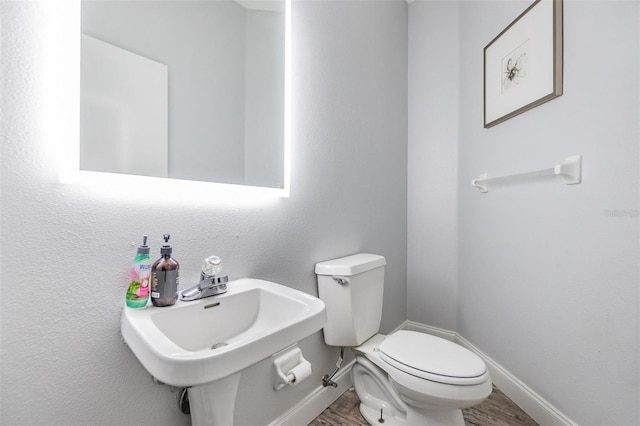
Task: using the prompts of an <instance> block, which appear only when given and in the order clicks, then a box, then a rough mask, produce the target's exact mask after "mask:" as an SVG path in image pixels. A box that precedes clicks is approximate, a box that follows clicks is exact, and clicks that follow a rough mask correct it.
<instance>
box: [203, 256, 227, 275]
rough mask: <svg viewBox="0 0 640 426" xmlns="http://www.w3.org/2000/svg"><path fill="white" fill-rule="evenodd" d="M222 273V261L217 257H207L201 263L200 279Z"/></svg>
mask: <svg viewBox="0 0 640 426" xmlns="http://www.w3.org/2000/svg"><path fill="white" fill-rule="evenodd" d="M220 271H222V259H220V258H219V257H218V256H209V257H207V258H205V259H204V261H203V262H202V277H203V278H204V277H205V276H210V277H212V276H214V275H217V274H218V273H219V272H220Z"/></svg>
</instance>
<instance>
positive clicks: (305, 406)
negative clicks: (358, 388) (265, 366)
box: [269, 360, 355, 426]
mask: <svg viewBox="0 0 640 426" xmlns="http://www.w3.org/2000/svg"><path fill="white" fill-rule="evenodd" d="M354 363H355V360H353V361H351V362H350V363H349V364H347V365H345V366H344V367H342V368H341V369H340V371H338V373H337V374H336V376H335V377H334V378H333V381H334V382H336V383H337V384H338V386H337V387H335V388H334V387H331V386H328V387H326V388H325V387H322V386H318V387H317V388H316V389H315V390H314V391H313V392H311V393H310V394H309V395H307V397H306V398H304V399H303V400H302V401H300V402H299V403H298V404H297V405H295V406H294V407H293V408H291V409H290V410H289V411H287V412H286V413H284V414H283V415H282V416H280V417H278V418H277V419H275V420H274V421H273V422H271V424H270V425H269V426H300V425H308V424H309V423H311V422H312V421H313V419H315V418H316V417H318V416H319V415H320V413H322V412H323V411H324V410H325V409H326V408H327V407H329V406H330V405H331V404H333V402H334V401H335V400H336V399H338V398H339V397H340V396H341V395H342V394H343V393H345V391H347V389H349V388H350V387H351V386H353V381H352V380H351V374H350V373H351V367H352V366H353V364H354Z"/></svg>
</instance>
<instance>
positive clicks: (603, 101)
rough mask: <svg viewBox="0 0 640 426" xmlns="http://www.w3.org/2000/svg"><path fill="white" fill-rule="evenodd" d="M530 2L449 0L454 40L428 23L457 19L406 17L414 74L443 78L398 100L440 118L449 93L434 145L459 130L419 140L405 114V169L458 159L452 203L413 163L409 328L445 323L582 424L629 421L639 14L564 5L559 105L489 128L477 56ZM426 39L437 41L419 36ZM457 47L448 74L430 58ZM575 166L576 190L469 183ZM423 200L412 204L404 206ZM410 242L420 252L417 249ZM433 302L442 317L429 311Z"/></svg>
mask: <svg viewBox="0 0 640 426" xmlns="http://www.w3.org/2000/svg"><path fill="white" fill-rule="evenodd" d="M530 3H531V2H529V1H527V0H522V1H475V2H467V1H465V2H460V3H459V24H458V25H457V26H456V24H455V18H451V16H450V15H447V16H448V17H449V18H448V19H449V20H448V21H447V22H450V23H451V26H450V29H449V31H447V29H446V25H445V24H446V22H445V23H442V22H434V15H433V14H435V13H440V12H441V11H442V10H443V9H445V10H449V11H452V9H454V6H452V5H448V4H444V2H437V1H435V2H424V3H423V2H416V3H413V4H411V5H410V7H409V15H410V18H409V19H410V20H409V22H410V30H409V34H410V35H412V36H413V35H420V36H423V35H424V36H423V38H422V39H415V38H410V42H409V46H410V55H411V57H410V59H409V61H410V64H415V66H416V67H424V61H431V66H435V67H436V68H439V67H446V68H447V70H450V74H449V78H447V77H446V76H444V75H440V84H439V85H435V84H433V83H432V82H429V81H428V80H426V79H425V81H423V82H422V83H421V82H420V81H419V79H418V78H417V75H418V74H417V73H416V72H415V70H414V69H413V67H411V69H410V76H411V77H410V85H412V86H411V92H412V94H411V95H410V98H409V99H410V100H411V99H412V97H413V96H414V91H415V90H423V91H426V92H425V94H424V95H423V98H420V99H418V100H414V102H415V103H418V104H420V103H421V104H424V105H427V106H428V108H431V109H435V108H436V107H433V106H431V105H432V103H437V102H441V101H442V102H443V109H444V110H445V111H451V107H450V104H449V101H447V99H448V97H449V96H451V95H452V93H454V94H455V92H452V89H451V88H452V87H459V89H458V103H459V110H458V114H457V118H458V120H459V122H458V129H459V130H458V133H457V144H456V141H455V140H453V141H452V143H451V144H450V145H449V146H446V145H444V144H443V143H442V141H441V140H440V136H444V137H448V136H453V137H455V131H454V130H451V129H450V128H449V126H450V124H451V121H452V120H455V117H454V118H451V117H449V118H446V119H444V120H443V122H442V123H441V124H439V125H438V126H437V127H436V130H435V131H434V130H433V129H432V128H430V127H426V125H425V127H424V128H422V127H421V126H419V125H418V124H416V121H415V117H416V116H417V114H418V112H416V111H413V110H411V108H412V106H413V105H414V103H411V104H410V105H411V106H410V117H411V118H413V119H414V120H413V121H411V120H410V124H411V123H413V124H411V125H410V130H409V134H410V140H409V152H410V156H411V153H412V152H413V153H416V154H419V155H423V156H424V157H425V158H426V159H427V161H430V162H431V163H433V162H436V163H439V158H442V159H443V162H444V164H446V165H452V163H454V161H452V160H451V157H452V156H456V155H457V157H458V160H457V166H458V179H457V181H458V186H457V200H458V204H457V207H456V206H453V205H452V203H451V201H450V200H449V199H447V198H446V197H444V196H442V195H441V194H439V193H438V192H430V191H429V190H427V189H425V188H422V187H421V185H422V182H423V181H424V182H426V181H430V180H433V170H420V169H419V168H417V167H413V166H412V163H410V165H409V200H410V201H411V203H413V205H412V204H411V203H410V204H409V224H408V227H409V229H410V233H409V271H408V276H409V277H410V280H409V284H408V294H409V295H410V298H409V302H408V312H409V318H410V319H414V318H415V319H417V320H422V319H425V321H428V323H430V324H431V325H439V326H443V327H445V328H449V327H451V326H452V325H454V326H455V327H456V330H457V332H458V333H460V334H461V335H462V336H464V337H465V338H466V339H467V340H468V341H470V342H472V343H473V344H474V345H475V346H477V347H478V348H480V349H481V350H482V351H484V352H485V353H486V354H487V355H489V356H490V357H491V358H493V359H494V360H495V361H497V362H498V363H499V364H500V365H501V366H503V367H504V368H506V369H507V370H509V371H510V372H511V373H512V374H513V375H515V376H516V377H517V378H519V379H520V380H521V381H523V382H524V383H526V384H527V385H528V386H529V387H530V388H532V389H533V390H534V391H535V392H537V393H538V394H539V395H541V396H542V397H543V398H545V399H546V400H547V401H548V402H550V403H551V404H552V405H553V406H555V407H556V408H557V409H559V410H560V411H561V412H562V413H564V414H565V415H566V416H568V417H569V418H571V419H572V420H573V421H575V422H576V423H578V424H584V425H603V424H607V425H631V424H639V423H640V413H639V411H638V410H639V405H638V401H639V400H640V395H639V393H638V392H639V391H638V389H639V388H640V386H639V378H640V371H639V362H640V361H639V360H640V356H639V353H638V350H639V347H640V346H639V343H640V342H639V335H640V330H639V329H638V325H639V316H638V307H639V301H640V298H639V294H638V291H639V281H640V279H639V258H640V253H639V247H638V245H639V240H640V238H639V227H638V207H639V206H638V196H639V188H638V180H639V177H638V169H639V167H638V154H639V153H638V143H639V140H640V134H639V116H640V110H639V104H640V100H639V81H638V80H639V75H640V69H639V66H638V61H639V44H638V40H639V31H638V27H639V17H640V13H639V12H640V11H639V3H638V2H636V1H571V0H569V1H565V4H564V95H563V96H561V97H560V98H557V99H555V100H552V101H550V102H548V103H546V104H544V105H542V106H539V107H537V108H535V109H533V110H531V111H528V112H526V113H524V114H523V115H520V116H518V117H515V118H512V119H510V120H508V121H506V122H504V123H502V124H499V125H498V126H496V127H494V128H491V129H484V128H483V115H482V108H483V102H482V96H483V93H482V78H483V77H482V67H483V62H482V61H483V57H482V51H483V48H484V46H485V45H486V44H487V43H488V42H489V41H491V40H492V39H493V37H495V36H496V35H497V34H498V33H499V32H500V31H502V29H503V28H505V27H506V26H507V25H508V24H509V23H510V22H511V21H512V20H513V19H514V18H515V17H517V16H518V15H519V14H520V13H521V12H522V11H523V10H524V9H526V7H527V6H528V5H529V4H530ZM421 26H425V27H428V26H431V29H430V30H429V29H426V28H420V27H421ZM436 30H438V31H439V32H438V34H437V35H436V36H437V37H438V43H434V41H433V40H431V39H428V38H426V36H427V35H430V34H431V35H433V32H434V31H436ZM456 38H457V39H458V40H459V61H458V62H457V63H456V62H455V60H454V61H453V63H454V64H455V66H454V67H449V64H450V63H449V62H447V61H444V62H443V61H441V60H440V58H441V56H442V55H441V54H440V53H441V52H440V49H441V46H442V44H444V46H451V41H450V40H451V39H453V40H455V39H456ZM454 48H455V47H454ZM415 55H418V57H417V58H416V57H414V56H415ZM455 68H458V69H459V72H456V71H455ZM418 69H420V68H418ZM434 73H435V71H430V74H429V75H433V74H434ZM429 110H430V109H427V111H429ZM453 114H454V115H455V113H453ZM419 143H422V144H426V145H427V146H426V147H424V146H420V145H419ZM456 145H457V146H456ZM574 154H582V155H583V156H584V162H583V166H584V169H583V182H582V184H580V185H575V186H567V185H564V184H563V183H553V182H550V181H547V180H541V181H532V182H529V183H522V184H518V185H506V186H503V187H501V188H495V190H491V189H490V190H489V192H488V193H487V194H481V193H480V192H479V191H478V190H477V189H475V188H472V187H471V186H470V181H471V179H473V178H475V177H477V176H478V175H479V174H480V173H483V172H488V173H492V174H495V175H500V174H509V173H518V172H524V171H528V170H536V169H538V168H547V167H551V166H552V165H553V164H556V163H558V162H561V161H562V160H563V159H564V158H565V157H567V156H569V155H574ZM429 155H431V156H432V157H431V160H429V159H428V158H429ZM434 157H435V159H434ZM426 164H430V163H426ZM442 167H444V165H443V166H442ZM454 167H455V165H454ZM446 185H449V184H448V183H447V184H446ZM418 197H422V201H413V200H414V198H418ZM425 197H426V198H425ZM440 208H441V209H444V211H445V212H453V211H455V210H456V208H457V225H458V227H457V230H451V231H450V232H451V235H450V236H451V239H455V238H456V235H457V241H458V244H457V252H458V258H457V265H458V276H457V279H456V278H454V277H447V276H446V273H447V271H448V270H450V268H451V265H452V264H454V263H455V261H454V260H451V250H452V249H451V248H450V246H448V245H445V246H444V247H445V251H444V253H435V250H436V249H437V247H438V246H439V243H440V241H442V240H446V236H445V235H442V234H443V232H444V231H442V230H440V231H438V232H436V231H433V230H434V225H433V224H434V223H439V221H440V220H441V219H442V217H441V216H442V214H443V213H442V211H441V210H440ZM445 226H447V227H448V228H450V227H451V225H450V222H448V221H445ZM432 231H433V232H434V234H433V235H434V237H433V238H431V239H429V238H428V237H429V235H430V233H431V232H432ZM413 234H416V235H423V241H422V242H420V243H416V240H415V238H414V237H413ZM412 239H413V240H412ZM412 241H413V243H412ZM416 249H419V250H422V252H421V253H424V256H425V259H424V262H425V263H426V262H429V263H430V264H434V263H437V262H438V261H439V259H442V262H443V264H442V265H441V266H440V267H439V268H438V269H437V271H438V273H439V274H441V275H442V276H444V278H440V277H439V276H434V277H429V276H428V275H424V273H423V272H424V271H423V269H424V268H423V267H422V266H419V265H417V263H416V262H417V260H418V259H419V256H420V254H417V253H411V251H412V250H416ZM453 250H456V249H455V248H454V249H453ZM434 253H435V254H434ZM429 256H430V257H429ZM412 262H413V263H412ZM434 275H435V274H434ZM423 277H425V278H423ZM446 281H448V282H450V285H451V286H452V287H453V288H451V289H450V290H449V291H450V292H455V291H456V289H455V286H456V282H457V292H458V298H457V301H458V302H457V308H456V307H455V306H453V303H452V301H451V300H452V297H451V295H450V294H447V292H446V289H445V290H443V288H442V287H443V286H445V287H446V285H444V284H442V283H443V282H446ZM433 294H435V295H436V296H435V300H433V299H434V296H433ZM440 300H441V301H442V303H443V304H444V305H445V306H444V307H440V308H437V307H435V308H434V309H435V311H434V312H435V313H433V314H432V313H426V312H424V310H426V309H427V308H432V307H433V306H435V305H437V304H438V302H439V301H440ZM442 309H451V310H453V311H455V310H457V316H456V319H455V320H453V319H451V318H448V320H446V321H445V320H442V319H441V317H440V312H441V310H442Z"/></svg>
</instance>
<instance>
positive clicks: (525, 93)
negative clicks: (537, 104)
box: [485, 0, 555, 123]
mask: <svg viewBox="0 0 640 426" xmlns="http://www.w3.org/2000/svg"><path fill="white" fill-rule="evenodd" d="M553 34H554V20H553V1H552V0H542V1H541V2H539V3H538V4H536V5H535V7H533V8H532V9H530V10H529V11H528V13H527V14H526V15H524V16H522V17H521V18H520V19H519V20H518V21H517V22H516V23H515V24H513V26H511V27H510V28H509V29H508V30H507V31H506V32H505V33H504V34H502V35H501V36H500V37H498V38H497V39H496V40H495V41H494V42H493V43H492V44H491V45H490V46H488V47H487V49H486V50H485V96H486V99H485V123H490V122H492V121H494V120H497V119H499V118H501V117H503V116H505V115H507V114H509V113H511V112H513V111H515V110H517V109H519V108H522V107H524V106H526V105H528V104H530V103H532V102H534V101H536V100H538V99H540V98H543V97H545V96H547V95H549V94H551V93H553V91H554V74H555V73H554V38H553ZM527 41H528V48H529V51H528V52H527V56H528V59H527V74H526V76H525V77H524V78H523V79H522V81H521V83H520V84H518V85H517V86H515V85H514V86H512V87H511V89H510V90H506V91H504V92H503V91H502V81H503V78H504V72H503V69H502V63H503V58H504V57H505V56H507V55H509V54H510V53H511V52H513V51H514V50H515V49H517V48H518V46H520V45H522V44H523V43H525V42H527Z"/></svg>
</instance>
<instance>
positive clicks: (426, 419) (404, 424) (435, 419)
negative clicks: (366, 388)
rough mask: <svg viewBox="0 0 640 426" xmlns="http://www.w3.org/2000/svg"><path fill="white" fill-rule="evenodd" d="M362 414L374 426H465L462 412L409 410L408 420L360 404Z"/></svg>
mask: <svg viewBox="0 0 640 426" xmlns="http://www.w3.org/2000/svg"><path fill="white" fill-rule="evenodd" d="M360 413H361V414H362V417H364V419H365V420H366V421H367V423H369V424H370V425H373V426H381V425H383V424H384V426H418V425H419V426H464V424H465V423H464V416H463V415H462V410H459V409H458V410H429V411H428V412H420V411H417V410H415V409H413V408H409V409H408V410H407V418H406V420H405V419H403V418H400V417H395V416H389V415H387V414H385V413H384V410H383V411H382V420H384V422H381V421H380V418H381V414H380V412H379V411H376V410H374V409H373V408H371V407H367V406H366V405H364V404H360Z"/></svg>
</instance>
